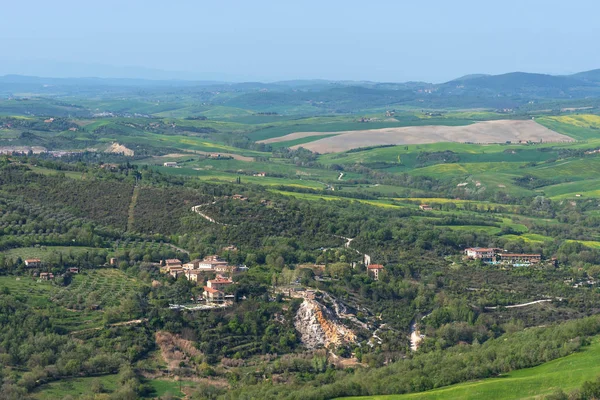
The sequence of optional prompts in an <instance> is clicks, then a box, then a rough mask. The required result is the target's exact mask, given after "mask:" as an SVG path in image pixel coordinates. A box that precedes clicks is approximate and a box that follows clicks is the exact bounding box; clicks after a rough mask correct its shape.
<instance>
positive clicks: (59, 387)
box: [33, 375, 119, 400]
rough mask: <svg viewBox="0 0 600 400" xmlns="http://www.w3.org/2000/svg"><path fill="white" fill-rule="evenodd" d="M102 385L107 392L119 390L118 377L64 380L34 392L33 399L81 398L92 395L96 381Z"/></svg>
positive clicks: (106, 376)
mask: <svg viewBox="0 0 600 400" xmlns="http://www.w3.org/2000/svg"><path fill="white" fill-rule="evenodd" d="M96 380H97V381H99V382H100V383H102V386H103V387H104V389H105V391H106V392H113V391H115V390H116V389H118V387H119V384H118V376H117V375H103V376H97V377H90V378H72V379H63V380H60V381H56V382H51V383H48V384H46V385H43V386H41V387H39V388H38V389H36V390H35V391H34V392H33V398H34V399H37V400H59V399H64V398H65V397H66V396H73V397H74V398H79V397H81V396H83V395H91V394H92V393H91V390H90V388H91V385H92V382H94V381H96Z"/></svg>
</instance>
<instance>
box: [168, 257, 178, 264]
mask: <svg viewBox="0 0 600 400" xmlns="http://www.w3.org/2000/svg"><path fill="white" fill-rule="evenodd" d="M165 262H166V263H167V264H181V260H178V259H176V258H170V259H168V260H165Z"/></svg>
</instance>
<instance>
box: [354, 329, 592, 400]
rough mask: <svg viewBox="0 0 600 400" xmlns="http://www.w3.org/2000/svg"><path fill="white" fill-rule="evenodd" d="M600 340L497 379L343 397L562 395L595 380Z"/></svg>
mask: <svg viewBox="0 0 600 400" xmlns="http://www.w3.org/2000/svg"><path fill="white" fill-rule="evenodd" d="M598 357H600V339H598V338H596V339H594V341H593V343H592V344H591V345H590V346H588V347H586V348H584V349H582V350H581V351H579V352H577V353H575V354H571V355H569V356H566V357H563V358H560V359H557V360H554V361H550V362H548V363H545V364H542V365H539V366H537V367H533V368H527V369H522V370H516V371H513V372H510V373H508V374H504V375H502V376H500V377H497V378H489V379H482V380H479V381H475V382H467V383H462V384H458V385H452V386H448V387H445V388H440V389H435V390H431V391H428V392H421V393H412V394H406V395H390V396H367V397H347V398H345V399H346V400H358V399H361V400H404V399H423V400H451V399H456V400H459V399H460V400H462V399H474V400H475V399H492V398H493V399H499V400H512V399H524V398H540V397H541V396H544V395H549V394H552V393H553V392H555V391H556V390H557V389H562V390H563V391H565V392H569V391H572V390H574V389H577V388H579V387H580V386H581V385H582V384H583V383H584V382H585V381H595V380H596V378H597V377H598V375H600V365H599V364H598V363H597V360H598Z"/></svg>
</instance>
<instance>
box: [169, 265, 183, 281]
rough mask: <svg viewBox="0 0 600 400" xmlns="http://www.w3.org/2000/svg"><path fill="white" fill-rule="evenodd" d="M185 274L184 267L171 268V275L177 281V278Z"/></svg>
mask: <svg viewBox="0 0 600 400" xmlns="http://www.w3.org/2000/svg"><path fill="white" fill-rule="evenodd" d="M183 273H184V271H183V268H182V267H169V274H170V275H171V276H172V277H173V278H175V279H177V277H178V276H179V275H182V274H183Z"/></svg>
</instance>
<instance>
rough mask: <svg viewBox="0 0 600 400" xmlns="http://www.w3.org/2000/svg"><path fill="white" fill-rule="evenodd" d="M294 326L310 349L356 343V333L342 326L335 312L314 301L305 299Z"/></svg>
mask: <svg viewBox="0 0 600 400" xmlns="http://www.w3.org/2000/svg"><path fill="white" fill-rule="evenodd" d="M294 325H295V327H296V329H297V330H298V332H300V336H301V340H302V343H304V345H305V346H306V347H307V348H309V349H315V348H318V347H323V346H324V347H328V346H329V345H331V344H333V345H334V346H340V345H342V344H347V343H355V342H356V334H355V333H354V331H352V329H350V328H348V327H346V326H345V325H344V324H342V323H341V322H340V321H339V319H338V316H337V315H336V313H335V312H334V311H331V310H330V309H328V308H327V307H326V306H324V305H323V304H321V303H319V302H318V301H316V300H313V299H308V298H305V299H304V301H303V302H302V304H301V305H300V308H299V309H298V312H297V313H296V318H295V321H294Z"/></svg>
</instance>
